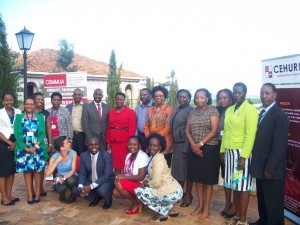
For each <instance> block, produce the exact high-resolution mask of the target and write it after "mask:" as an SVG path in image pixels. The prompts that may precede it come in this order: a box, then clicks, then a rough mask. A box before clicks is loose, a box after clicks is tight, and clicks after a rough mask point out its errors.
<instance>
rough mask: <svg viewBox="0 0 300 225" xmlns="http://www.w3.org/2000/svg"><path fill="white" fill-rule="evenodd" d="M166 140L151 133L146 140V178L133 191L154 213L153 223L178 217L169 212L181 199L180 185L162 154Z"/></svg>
mask: <svg viewBox="0 0 300 225" xmlns="http://www.w3.org/2000/svg"><path fill="white" fill-rule="evenodd" d="M166 145H167V144H166V139H165V137H163V136H162V135H160V134H157V133H152V134H150V136H149V137H148V138H147V147H148V149H149V153H150V154H151V158H150V161H149V163H148V166H147V167H146V173H147V175H148V176H147V177H146V179H145V180H144V181H143V183H142V185H141V187H140V188H136V189H135V193H136V196H137V198H138V199H139V200H140V201H141V202H142V203H143V204H144V205H146V206H148V207H149V208H150V209H152V210H153V211H155V212H156V215H155V216H154V217H153V218H152V221H153V222H159V221H166V220H168V218H169V217H176V216H178V214H179V213H178V212H174V211H173V212H171V211H170V210H171V209H172V208H173V206H174V204H175V203H177V202H179V201H180V200H181V199H182V195H183V190H182V187H181V185H180V184H179V183H178V182H177V181H176V180H175V179H174V178H173V177H172V175H171V169H170V168H168V165H167V161H166V160H165V157H164V155H163V154H162V152H163V151H164V150H165V149H166Z"/></svg>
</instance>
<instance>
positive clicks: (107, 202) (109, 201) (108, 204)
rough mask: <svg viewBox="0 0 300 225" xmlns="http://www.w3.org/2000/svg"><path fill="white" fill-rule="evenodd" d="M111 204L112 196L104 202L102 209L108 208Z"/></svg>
mask: <svg viewBox="0 0 300 225" xmlns="http://www.w3.org/2000/svg"><path fill="white" fill-rule="evenodd" d="M111 204H112V198H110V199H109V200H108V201H105V202H104V204H103V209H109V208H111Z"/></svg>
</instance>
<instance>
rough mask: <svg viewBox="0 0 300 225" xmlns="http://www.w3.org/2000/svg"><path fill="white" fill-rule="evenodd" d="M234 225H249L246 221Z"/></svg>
mask: <svg viewBox="0 0 300 225" xmlns="http://www.w3.org/2000/svg"><path fill="white" fill-rule="evenodd" d="M236 225H249V223H248V222H247V220H246V221H245V222H241V221H237V223H236Z"/></svg>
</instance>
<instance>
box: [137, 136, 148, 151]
mask: <svg viewBox="0 0 300 225" xmlns="http://www.w3.org/2000/svg"><path fill="white" fill-rule="evenodd" d="M138 136H139V138H140V140H141V149H142V150H143V151H144V152H146V153H147V143H146V142H147V138H146V136H145V134H144V133H142V132H139V131H138Z"/></svg>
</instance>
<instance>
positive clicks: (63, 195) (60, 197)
mask: <svg viewBox="0 0 300 225" xmlns="http://www.w3.org/2000/svg"><path fill="white" fill-rule="evenodd" d="M59 201H60V202H61V203H65V202H67V199H66V195H65V193H60V194H59Z"/></svg>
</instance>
